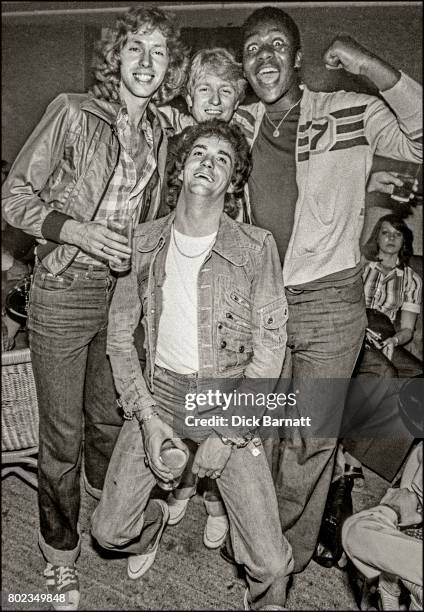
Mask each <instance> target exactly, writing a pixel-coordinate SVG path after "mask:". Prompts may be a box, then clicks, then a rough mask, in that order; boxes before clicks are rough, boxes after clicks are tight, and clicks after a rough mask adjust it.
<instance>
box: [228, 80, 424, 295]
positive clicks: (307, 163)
mask: <svg viewBox="0 0 424 612" xmlns="http://www.w3.org/2000/svg"><path fill="white" fill-rule="evenodd" d="M381 97H382V98H383V99H382V98H377V97H375V96H370V95H367V94H361V93H354V92H346V91H336V92H331V93H323V92H314V91H310V90H309V89H308V88H307V87H304V92H303V97H302V101H301V106H300V119H299V125H298V132H297V143H296V176H297V185H298V192H299V195H298V201H297V204H296V211H295V217H294V225H293V231H292V235H291V238H290V242H289V245H288V249H287V253H286V257H285V261H284V268H283V275H284V282H285V285H286V286H296V285H302V284H304V283H308V282H311V281H313V280H316V279H319V278H323V277H324V276H327V275H328V274H332V273H335V272H341V271H343V270H346V269H349V268H353V267H355V266H356V265H357V264H358V263H359V261H360V249H359V244H360V235H361V231H362V228H363V223H364V205H365V193H366V184H367V181H368V177H369V174H370V171H371V167H372V162H373V156H374V154H377V155H381V156H384V157H390V158H393V159H398V160H407V161H414V162H417V163H419V162H420V161H421V159H422V145H421V136H422V112H421V106H422V87H421V85H419V84H418V83H417V82H416V81H414V80H413V79H411V78H410V77H408V76H407V75H405V74H402V76H401V78H400V80H399V81H398V82H397V83H396V85H394V87H392V88H391V89H389V90H387V91H385V92H382V93H381ZM264 113H265V107H264V105H263V104H262V103H261V102H258V103H255V104H251V105H248V106H240V107H239V108H238V110H237V111H236V113H235V115H234V117H233V122H234V123H236V124H237V125H239V127H241V129H242V130H243V132H244V134H245V136H246V138H247V139H248V141H249V143H250V144H251V145H253V143H254V141H255V139H256V137H257V134H258V132H259V127H260V124H261V121H262V118H263V116H264ZM253 161H254V160H253ZM282 171H284V168H282ZM246 201H247V217H248V219H249V221H250V222H254V211H253V214H252V210H251V208H250V204H249V199H248V192H247V190H246ZM282 205H284V203H282Z"/></svg>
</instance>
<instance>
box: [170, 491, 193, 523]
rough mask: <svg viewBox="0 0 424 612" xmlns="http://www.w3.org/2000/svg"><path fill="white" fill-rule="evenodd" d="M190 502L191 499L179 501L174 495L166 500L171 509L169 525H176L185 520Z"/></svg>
mask: <svg viewBox="0 0 424 612" xmlns="http://www.w3.org/2000/svg"><path fill="white" fill-rule="evenodd" d="M189 501H190V498H189V497H187V499H177V498H176V497H175V496H174V494H173V493H171V494H170V495H169V496H168V499H167V500H166V502H167V504H168V508H169V520H168V525H176V524H177V523H179V522H180V521H181V520H182V519H183V518H184V514H185V513H186V510H187V505H188V502H189Z"/></svg>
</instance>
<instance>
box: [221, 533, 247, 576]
mask: <svg viewBox="0 0 424 612" xmlns="http://www.w3.org/2000/svg"><path fill="white" fill-rule="evenodd" d="M219 554H220V555H221V557H222V558H223V559H224V560H225V561H226V562H227V563H230V564H231V565H232V566H233V570H234V576H235V577H236V578H239V579H241V580H245V579H246V572H245V569H244V566H243V565H240V563H237V561H236V560H235V559H234V554H233V549H232V546H231V542H230V541H229V539H228V538H227V540H226V541H225V542H224V544H223V545H222V546H221V548H220V549H219Z"/></svg>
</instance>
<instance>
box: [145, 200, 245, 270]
mask: <svg viewBox="0 0 424 612" xmlns="http://www.w3.org/2000/svg"><path fill="white" fill-rule="evenodd" d="M174 218H175V212H172V213H170V214H169V215H167V216H166V217H162V218H161V219H158V220H157V221H155V222H154V223H152V224H150V223H149V224H148V225H147V226H143V225H140V227H139V228H138V229H137V231H136V237H137V250H138V251H141V252H144V253H148V252H150V251H153V250H155V249H156V248H157V246H158V245H159V244H160V243H161V244H163V243H165V242H166V241H167V240H169V238H170V234H171V225H172V223H173V221H174ZM249 246H250V243H249V241H248V239H247V237H246V236H245V235H244V234H243V233H242V232H241V230H240V226H239V224H238V223H237V222H236V221H233V219H231V218H230V217H229V216H228V215H227V214H225V213H222V215H221V218H220V221H219V228H218V233H217V236H216V240H215V244H214V245H213V247H212V251H215V253H218V254H219V255H221V257H224V259H227V260H228V261H229V262H230V263H232V264H233V265H235V266H243V265H245V264H246V255H245V248H247V247H249Z"/></svg>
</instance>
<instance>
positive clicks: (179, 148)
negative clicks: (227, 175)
mask: <svg viewBox="0 0 424 612" xmlns="http://www.w3.org/2000/svg"><path fill="white" fill-rule="evenodd" d="M208 136H215V137H216V138H222V139H223V140H225V141H226V142H228V143H229V144H230V145H231V147H232V149H233V151H234V168H233V175H232V177H231V183H232V185H233V191H232V193H226V194H225V203H224V212H225V213H227V215H229V216H230V217H232V218H233V219H235V217H236V216H237V214H238V211H239V209H240V206H241V205H242V204H243V202H244V186H245V184H246V182H247V179H248V178H249V174H250V171H251V169H252V156H251V153H250V148H249V145H248V143H247V140H246V138H245V137H244V135H243V133H242V132H241V130H240V128H238V127H237V126H236V125H230V124H228V123H225V121H221V120H220V119H211V120H210V121H205V122H204V123H199V124H197V125H193V126H189V127H187V128H185V130H183V131H182V132H181V134H179V135H178V136H177V137H176V140H175V149H174V150H173V153H174V155H173V160H172V163H171V165H170V168H169V171H168V182H167V186H168V191H167V204H168V206H169V208H171V209H172V208H175V206H176V205H177V201H178V196H179V195H180V191H181V187H182V181H181V179H179V178H178V177H179V175H180V174H181V171H182V170H183V169H184V166H185V163H186V160H187V157H188V155H189V154H190V152H191V151H192V149H193V146H194V144H195V142H196V141H197V140H198V139H199V138H202V137H208Z"/></svg>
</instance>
